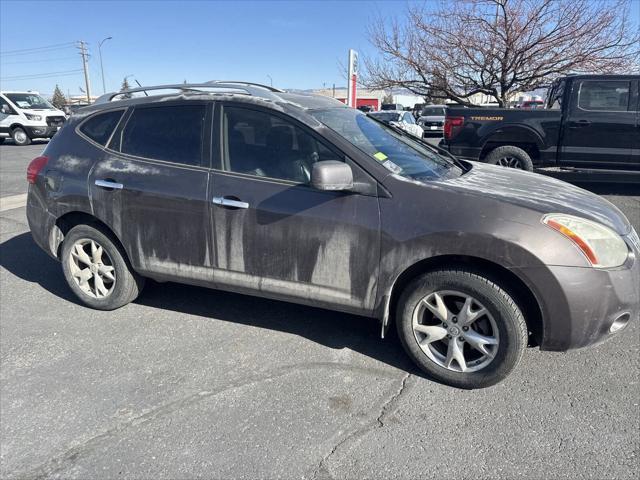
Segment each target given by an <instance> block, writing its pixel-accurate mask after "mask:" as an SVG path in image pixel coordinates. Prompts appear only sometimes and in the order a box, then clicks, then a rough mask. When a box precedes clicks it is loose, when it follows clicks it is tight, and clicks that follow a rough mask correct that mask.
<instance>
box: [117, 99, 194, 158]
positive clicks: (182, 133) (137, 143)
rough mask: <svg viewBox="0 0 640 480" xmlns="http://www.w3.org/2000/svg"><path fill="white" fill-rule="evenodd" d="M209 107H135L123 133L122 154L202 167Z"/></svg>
mask: <svg viewBox="0 0 640 480" xmlns="http://www.w3.org/2000/svg"><path fill="white" fill-rule="evenodd" d="M205 115H206V107H205V106H204V105H201V104H198V105H177V106H163V107H147V108H136V109H135V110H134V111H133V114H132V115H131V117H130V118H129V121H128V122H127V125H126V127H125V129H124V131H123V133H122V147H121V149H120V150H121V151H122V152H123V153H128V154H130V155H136V156H138V157H145V158H152V159H155V160H166V161H168V162H175V163H182V164H185V165H201V162H202V147H203V140H202V139H203V134H204V125H205Z"/></svg>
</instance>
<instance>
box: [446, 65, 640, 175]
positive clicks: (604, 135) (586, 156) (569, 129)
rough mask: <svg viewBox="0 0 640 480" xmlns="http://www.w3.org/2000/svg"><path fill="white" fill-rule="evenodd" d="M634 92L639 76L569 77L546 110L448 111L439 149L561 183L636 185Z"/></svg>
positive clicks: (637, 96)
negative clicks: (568, 179) (562, 180)
mask: <svg viewBox="0 0 640 480" xmlns="http://www.w3.org/2000/svg"><path fill="white" fill-rule="evenodd" d="M639 89H640V76H639V75H571V76H567V77H563V78H561V79H558V80H557V81H556V82H555V83H554V84H553V85H552V86H551V88H550V89H549V92H548V95H547V101H546V105H545V108H544V109H536V110H519V109H506V108H457V109H447V117H446V119H445V126H444V139H443V140H442V142H441V143H440V146H441V147H443V148H445V149H447V150H448V151H449V152H451V153H452V154H454V155H456V156H459V157H461V158H466V159H470V160H480V161H483V162H487V163H493V164H497V165H504V166H507V167H512V168H521V169H524V170H536V171H540V172H541V173H548V174H551V175H557V176H562V177H563V178H564V177H567V176H569V177H576V178H577V179H585V180H586V179H587V178H588V180H594V181H598V180H604V181H628V182H640V92H639ZM574 174H576V175H574ZM585 174H587V175H588V177H587V176H585Z"/></svg>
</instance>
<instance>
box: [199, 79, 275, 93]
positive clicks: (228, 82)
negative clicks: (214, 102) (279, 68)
mask: <svg viewBox="0 0 640 480" xmlns="http://www.w3.org/2000/svg"><path fill="white" fill-rule="evenodd" d="M207 83H211V84H215V85H229V86H234V85H241V86H244V87H260V88H264V89H266V90H268V91H270V92H273V93H285V92H284V90H280V89H279V88H275V87H273V86H269V85H263V84H262V83H254V82H243V81H242V80H210V81H208V82H207Z"/></svg>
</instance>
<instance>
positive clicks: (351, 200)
mask: <svg viewBox="0 0 640 480" xmlns="http://www.w3.org/2000/svg"><path fill="white" fill-rule="evenodd" d="M217 118H220V121H219V122H216V123H218V124H219V126H220V127H219V129H220V131H221V136H220V137H219V138H221V139H222V141H221V145H220V149H219V157H220V158H219V164H218V165H217V168H216V169H215V170H214V172H213V174H212V178H211V193H210V196H211V200H212V205H213V208H212V228H213V232H214V233H213V234H214V237H215V254H214V255H213V258H214V263H215V278H216V283H219V284H220V286H223V287H225V288H227V289H230V290H236V291H240V292H247V293H259V294H261V295H264V296H268V297H274V298H279V299H284V300H293V301H297V302H301V303H307V304H312V305H318V306H326V307H331V308H337V309H342V310H346V311H351V312H354V313H362V312H370V310H371V309H372V308H373V303H374V300H375V294H376V286H377V278H378V264H379V256H380V237H379V235H380V232H379V209H378V198H377V197H376V196H367V195H361V194H355V193H347V192H331V191H319V190H315V189H313V188H311V187H310V185H309V180H310V172H311V169H312V168H313V163H315V162H317V161H321V160H342V161H348V160H346V159H345V157H344V155H342V154H341V153H340V152H339V151H336V150H335V148H333V147H332V146H330V145H328V144H326V143H325V142H324V141H323V140H322V139H321V138H320V137H318V136H317V135H316V134H315V132H313V131H312V130H310V129H307V128H306V127H305V126H304V125H302V124H300V123H298V122H296V121H295V120H293V119H292V118H290V117H288V116H286V115H284V114H281V113H279V112H274V111H271V110H268V109H262V108H260V107H257V106H238V105H237V104H235V105H232V104H225V105H223V106H222V108H221V111H220V112H219V115H217ZM352 169H353V170H354V178H355V180H356V181H362V182H373V180H372V179H371V178H370V177H368V175H367V174H366V173H364V171H362V170H360V169H359V168H358V167H357V166H356V165H353V164H352ZM373 186H374V187H375V183H374V184H373ZM373 191H375V188H374V189H373Z"/></svg>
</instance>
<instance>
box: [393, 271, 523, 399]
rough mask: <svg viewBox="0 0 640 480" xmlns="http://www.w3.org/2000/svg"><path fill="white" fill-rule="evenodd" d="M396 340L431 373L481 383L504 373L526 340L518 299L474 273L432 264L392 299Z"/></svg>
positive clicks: (449, 380)
mask: <svg viewBox="0 0 640 480" xmlns="http://www.w3.org/2000/svg"><path fill="white" fill-rule="evenodd" d="M396 323H397V328H398V334H399V336H400V340H401V342H402V344H403V346H404V348H405V350H406V351H407V353H408V354H409V356H410V357H411V358H412V359H413V360H414V361H415V362H416V364H417V365H418V366H419V367H420V368H421V369H422V370H424V371H425V372H426V373H427V374H428V375H429V376H431V377H433V378H434V379H436V380H438V381H440V382H442V383H445V384H447V385H451V386H454V387H459V388H467V389H471V388H484V387H488V386H491V385H494V384H496V383H498V382H500V381H501V380H502V379H504V378H505V377H506V376H507V375H509V373H510V372H511V371H512V370H513V369H514V368H515V367H516V365H517V364H518V362H519V361H520V358H521V357H522V353H523V352H524V349H525V348H526V346H527V326H526V324H525V320H524V317H523V315H522V312H521V311H520V309H519V307H518V305H517V304H516V302H515V301H514V300H513V298H512V297H511V296H510V295H509V294H508V293H507V292H506V291H505V290H503V289H502V288H501V287H500V286H499V285H498V284H496V283H494V282H493V281H492V280H490V279H489V278H486V277H484V276H483V275H482V274H480V273H476V272H473V271H466V270H437V271H433V272H429V273H427V274H425V275H422V276H421V277H419V278H417V279H416V280H414V281H413V282H412V283H411V284H410V285H409V286H408V287H407V288H406V290H405V291H404V292H403V294H402V296H401V297H400V301H399V303H398V311H397V316H396Z"/></svg>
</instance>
